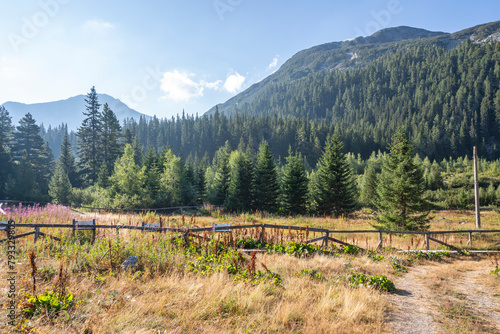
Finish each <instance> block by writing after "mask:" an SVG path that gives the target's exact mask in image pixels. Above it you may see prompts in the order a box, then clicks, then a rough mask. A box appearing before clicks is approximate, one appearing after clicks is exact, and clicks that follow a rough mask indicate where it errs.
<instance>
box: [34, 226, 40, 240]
mask: <svg viewBox="0 0 500 334" xmlns="http://www.w3.org/2000/svg"><path fill="white" fill-rule="evenodd" d="M39 236H40V227H39V226H36V227H35V242H36V241H37V240H38V237H39Z"/></svg>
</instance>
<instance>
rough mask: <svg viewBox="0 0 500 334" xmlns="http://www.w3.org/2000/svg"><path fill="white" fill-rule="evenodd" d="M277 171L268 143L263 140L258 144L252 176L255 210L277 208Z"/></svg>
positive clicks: (270, 210) (272, 210)
mask: <svg viewBox="0 0 500 334" xmlns="http://www.w3.org/2000/svg"><path fill="white" fill-rule="evenodd" d="M278 199H279V184H278V173H277V171H276V165H275V163H274V159H273V156H272V155H271V150H270V149H269V144H268V143H267V142H266V141H265V140H263V141H262V142H261V143H260V145H259V152H258V153H257V163H256V164H255V171H254V178H253V202H254V203H253V206H254V208H255V209H257V210H263V211H269V212H276V211H277V210H278Z"/></svg>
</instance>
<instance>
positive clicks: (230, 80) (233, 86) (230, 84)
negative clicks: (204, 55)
mask: <svg viewBox="0 0 500 334" xmlns="http://www.w3.org/2000/svg"><path fill="white" fill-rule="evenodd" d="M245 79H246V78H245V77H244V76H242V75H241V74H239V73H238V72H234V73H233V74H228V76H227V78H226V81H225V82H224V89H225V90H227V91H228V92H229V93H236V92H237V91H239V90H240V89H241V86H242V85H243V83H244V82H245Z"/></svg>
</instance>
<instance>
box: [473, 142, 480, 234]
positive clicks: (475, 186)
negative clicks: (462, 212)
mask: <svg viewBox="0 0 500 334" xmlns="http://www.w3.org/2000/svg"><path fill="white" fill-rule="evenodd" d="M473 155H474V195H475V198H476V201H475V204H476V228H481V215H480V211H479V176H478V172H477V149H476V146H474V152H473Z"/></svg>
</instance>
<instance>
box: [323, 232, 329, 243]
mask: <svg viewBox="0 0 500 334" xmlns="http://www.w3.org/2000/svg"><path fill="white" fill-rule="evenodd" d="M329 239H330V232H328V231H327V232H326V234H325V241H324V242H325V247H328V241H330V240H329Z"/></svg>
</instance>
